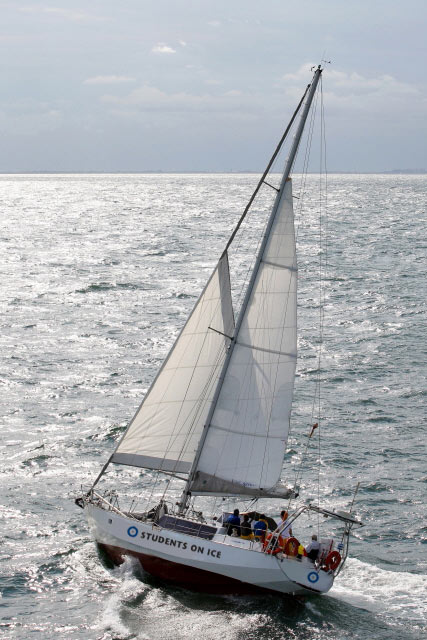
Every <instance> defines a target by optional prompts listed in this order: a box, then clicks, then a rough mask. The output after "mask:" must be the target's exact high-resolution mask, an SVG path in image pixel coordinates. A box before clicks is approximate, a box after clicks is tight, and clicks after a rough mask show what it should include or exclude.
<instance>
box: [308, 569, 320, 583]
mask: <svg viewBox="0 0 427 640" xmlns="http://www.w3.org/2000/svg"><path fill="white" fill-rule="evenodd" d="M318 579H319V574H318V573H316V572H315V571H310V573H309V574H308V576H307V580H308V581H309V582H311V584H314V583H315V582H317V581H318Z"/></svg>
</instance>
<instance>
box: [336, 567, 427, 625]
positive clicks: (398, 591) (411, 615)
mask: <svg viewBox="0 0 427 640" xmlns="http://www.w3.org/2000/svg"><path fill="white" fill-rule="evenodd" d="M426 594H427V576H425V575H419V574H414V573H409V572H401V571H388V570H385V569H380V568H379V567H376V566H375V565H371V564H367V563H365V562H361V561H360V560H357V559H355V558H353V559H350V560H347V563H346V566H345V569H344V570H343V572H342V574H341V575H340V576H339V578H338V579H337V580H336V582H335V585H334V587H333V588H332V590H331V591H330V595H331V596H332V597H335V598H338V599H339V600H344V601H345V602H348V603H349V604H352V605H354V606H357V607H363V608H365V609H367V610H368V611H375V612H377V613H379V614H382V613H387V615H388V616H392V618H394V619H396V620H397V619H398V618H401V619H404V620H405V621H406V622H409V623H414V624H416V625H422V624H427V598H426Z"/></svg>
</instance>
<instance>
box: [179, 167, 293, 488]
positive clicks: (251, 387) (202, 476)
mask: <svg viewBox="0 0 427 640" xmlns="http://www.w3.org/2000/svg"><path fill="white" fill-rule="evenodd" d="M279 198H280V200H279V203H278V206H277V210H276V214H275V217H274V221H273V224H272V226H271V229H270V234H269V237H268V239H267V243H266V246H265V249H264V251H263V253H262V256H261V261H260V262H259V266H258V272H257V274H256V278H255V280H254V284H253V287H252V290H251V292H250V294H249V301H248V304H247V306H246V309H245V312H244V315H243V320H242V322H241V324H240V327H239V330H238V334H237V336H236V338H235V345H234V348H233V352H232V355H231V358H230V361H229V363H228V366H227V370H226V372H225V376H224V380H223V384H222V387H221V391H220V393H219V396H218V398H217V402H216V405H215V409H214V411H213V414H212V417H211V420H210V423H209V425H208V432H207V435H206V437H205V439H204V442H203V447H202V450H201V452H200V455H199V459H198V463H197V468H196V473H195V474H194V477H193V481H192V483H191V485H190V491H191V492H192V493H216V494H250V495H260V494H261V495H267V493H269V491H268V490H272V491H270V493H274V489H273V488H274V486H275V485H276V483H277V482H278V480H279V478H280V473H281V469H282V465H283V456H284V453H285V447H286V442H287V438H288V431H289V420H290V412H291V404H292V395H293V387H294V376H295V367H296V357H297V262H296V250H295V231H294V215H293V205H292V187H291V181H290V180H287V181H286V183H285V186H284V188H283V191H282V192H281V195H280V196H279Z"/></svg>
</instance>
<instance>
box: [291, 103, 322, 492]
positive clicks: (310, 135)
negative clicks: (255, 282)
mask: <svg viewBox="0 0 427 640" xmlns="http://www.w3.org/2000/svg"><path fill="white" fill-rule="evenodd" d="M318 97H319V93H317V94H316V101H315V104H314V106H313V111H312V114H311V120H310V126H309V133H308V136H307V144H306V151H305V158H304V166H303V177H302V181H301V191H300V195H301V201H300V208H299V212H298V217H299V219H301V218H302V209H303V205H304V197H305V194H306V182H307V172H308V161H309V158H310V154H311V146H312V141H313V134H314V122H315V116H316V115H317V100H318ZM299 230H300V227H298V231H297V235H298V233H299ZM316 391H317V382H316V386H315V391H314V395H313V403H314V402H315V398H316ZM313 413H314V412H313V408H312V413H311V425H310V432H309V435H308V437H307V440H306V445H305V447H304V451H303V454H302V457H301V461H300V463H299V465H298V466H297V468H296V470H295V484H294V491H297V490H298V485H299V483H300V481H301V478H302V472H303V463H304V460H305V457H306V454H307V450H308V445H309V442H310V437H311V435H310V434H311V429H312V424H313ZM290 502H291V499H290V500H289V504H290Z"/></svg>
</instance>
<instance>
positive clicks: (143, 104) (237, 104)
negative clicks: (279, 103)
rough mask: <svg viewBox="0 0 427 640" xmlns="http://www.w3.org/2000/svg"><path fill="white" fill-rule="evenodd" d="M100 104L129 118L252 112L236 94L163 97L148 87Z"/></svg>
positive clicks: (163, 95) (160, 92) (107, 97)
mask: <svg viewBox="0 0 427 640" xmlns="http://www.w3.org/2000/svg"><path fill="white" fill-rule="evenodd" d="M101 100H102V102H104V103H106V104H111V105H114V106H115V109H114V112H115V113H116V114H118V113H120V109H123V113H124V114H125V113H126V114H127V115H129V114H130V113H131V112H133V113H134V114H138V113H141V112H146V111H157V112H162V111H163V112H169V113H173V112H175V113H176V112H195V111H200V112H208V111H209V112H238V113H240V114H242V112H243V111H245V112H248V111H251V107H248V102H247V99H246V98H245V97H244V96H243V95H242V94H241V93H240V92H239V91H228V92H227V93H224V94H221V95H211V94H203V95H195V94H190V93H184V92H180V93H166V92H164V91H161V90H160V89H157V88H156V87H152V86H149V85H143V86H142V87H138V88H137V89H134V90H133V91H131V92H130V93H129V94H128V95H127V96H114V95H104V96H102V97H101Z"/></svg>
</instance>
